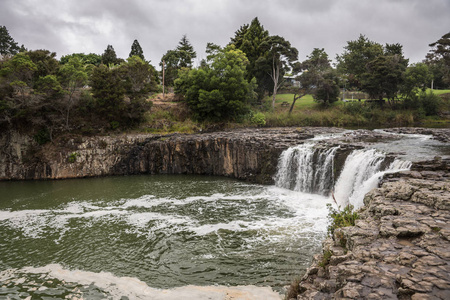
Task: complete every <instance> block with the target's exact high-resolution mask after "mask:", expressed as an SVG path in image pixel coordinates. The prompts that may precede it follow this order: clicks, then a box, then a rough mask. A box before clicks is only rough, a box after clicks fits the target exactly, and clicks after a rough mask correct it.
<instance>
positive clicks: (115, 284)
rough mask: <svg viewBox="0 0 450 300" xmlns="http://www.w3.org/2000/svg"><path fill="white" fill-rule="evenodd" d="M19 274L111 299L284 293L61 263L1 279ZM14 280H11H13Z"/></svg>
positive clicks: (198, 299)
mask: <svg viewBox="0 0 450 300" xmlns="http://www.w3.org/2000/svg"><path fill="white" fill-rule="evenodd" d="M15 273H32V274H45V275H44V276H45V277H46V278H55V279H59V280H60V281H64V282H66V283H75V284H77V285H83V286H91V285H95V286H96V287H98V288H100V289H101V290H102V291H103V292H106V293H108V294H109V295H108V296H110V297H108V298H111V299H121V297H123V296H125V297H128V298H130V299H151V300H169V299H185V300H194V299H195V300H203V299H205V300H206V299H211V300H225V299H231V298H232V299H236V300H238V299H242V300H244V299H267V300H280V299H281V296H280V295H279V294H278V293H276V292H274V291H273V290H272V289H271V288H270V287H256V286H235V287H225V286H219V285H215V286H192V285H189V286H183V287H178V288H173V289H156V288H152V287H149V286H148V285H147V284H146V283H145V282H143V281H141V280H139V279H138V278H134V277H117V276H115V275H114V274H111V273H109V272H100V273H94V272H89V271H82V270H68V269H65V268H63V267H62V266H61V265H59V264H50V265H47V266H45V267H38V268H36V267H25V268H22V269H20V270H16V269H9V270H6V271H2V272H0V280H2V281H3V280H5V279H8V280H10V281H12V283H14V284H15V285H20V284H23V283H24V282H25V280H23V278H22V277H21V278H18V279H15V281H14V278H13V277H14V276H13V275H14V274H15ZM10 283H11V282H10Z"/></svg>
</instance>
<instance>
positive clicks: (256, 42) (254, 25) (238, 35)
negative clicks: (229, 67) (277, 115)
mask: <svg viewBox="0 0 450 300" xmlns="http://www.w3.org/2000/svg"><path fill="white" fill-rule="evenodd" d="M268 37H269V32H268V31H267V30H265V29H264V26H262V25H261V23H260V22H259V20H258V18H254V19H253V20H252V22H251V23H250V24H245V25H243V26H241V27H240V28H239V30H237V31H236V32H235V36H234V37H233V38H231V42H230V44H229V45H231V44H233V45H234V46H235V47H236V49H239V50H241V51H242V52H244V53H245V55H246V56H247V59H248V61H249V64H248V65H247V75H246V79H247V81H248V82H250V81H251V80H252V79H253V78H256V83H257V85H258V87H257V93H258V98H259V100H262V98H263V97H264V95H265V93H266V92H270V91H272V90H273V81H272V79H271V77H270V73H271V69H272V64H271V63H270V61H269V60H265V62H266V64H263V63H262V60H261V58H264V57H266V55H267V49H265V48H263V47H261V46H262V44H263V42H264V41H265V40H266V39H267V38H268ZM258 60H259V61H258ZM257 62H258V63H257Z"/></svg>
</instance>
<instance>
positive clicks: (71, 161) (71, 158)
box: [67, 152, 78, 164]
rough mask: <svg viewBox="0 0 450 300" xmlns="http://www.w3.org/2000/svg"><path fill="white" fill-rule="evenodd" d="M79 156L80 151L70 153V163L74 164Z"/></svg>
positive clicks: (68, 159)
mask: <svg viewBox="0 0 450 300" xmlns="http://www.w3.org/2000/svg"><path fill="white" fill-rule="evenodd" d="M77 156H78V153H76V152H72V153H71V154H70V155H69V157H68V158H67V161H68V162H69V163H70V164H73V163H74V162H76V161H77Z"/></svg>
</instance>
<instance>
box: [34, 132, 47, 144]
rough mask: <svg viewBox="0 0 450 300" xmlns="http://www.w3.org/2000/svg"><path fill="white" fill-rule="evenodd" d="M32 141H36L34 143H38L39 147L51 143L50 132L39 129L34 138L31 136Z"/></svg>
mask: <svg viewBox="0 0 450 300" xmlns="http://www.w3.org/2000/svg"><path fill="white" fill-rule="evenodd" d="M33 138H34V140H35V141H36V143H38V144H39V145H44V144H46V143H48V142H50V141H51V138H50V132H49V131H48V129H47V128H42V129H40V130H39V131H38V132H37V133H36V134H35V135H34V136H33Z"/></svg>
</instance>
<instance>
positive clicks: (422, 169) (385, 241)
mask: <svg viewBox="0 0 450 300" xmlns="http://www.w3.org/2000/svg"><path fill="white" fill-rule="evenodd" d="M449 171H450V160H441V159H439V158H437V159H436V160H434V161H428V162H423V163H416V164H414V165H413V167H412V168H411V170H410V171H405V172H400V173H397V174H391V175H387V176H385V178H384V179H383V182H382V184H381V186H380V188H378V189H375V190H372V191H371V192H370V193H368V194H367V195H366V197H365V199H364V203H365V206H364V207H363V208H362V209H361V211H360V216H361V218H360V219H359V220H357V221H356V225H355V226H352V227H344V228H340V229H338V230H336V231H335V232H334V235H333V237H330V238H328V239H326V240H325V241H324V243H323V253H322V254H319V255H316V256H314V259H313V263H312V265H311V267H310V268H309V269H308V270H307V272H306V274H305V275H304V276H303V278H302V279H301V282H300V283H299V285H298V293H299V295H298V296H297V298H296V299H449V298H450V275H449V274H450V254H449V251H448V250H449V249H450V197H449V195H450V194H449V192H450V172H449Z"/></svg>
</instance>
